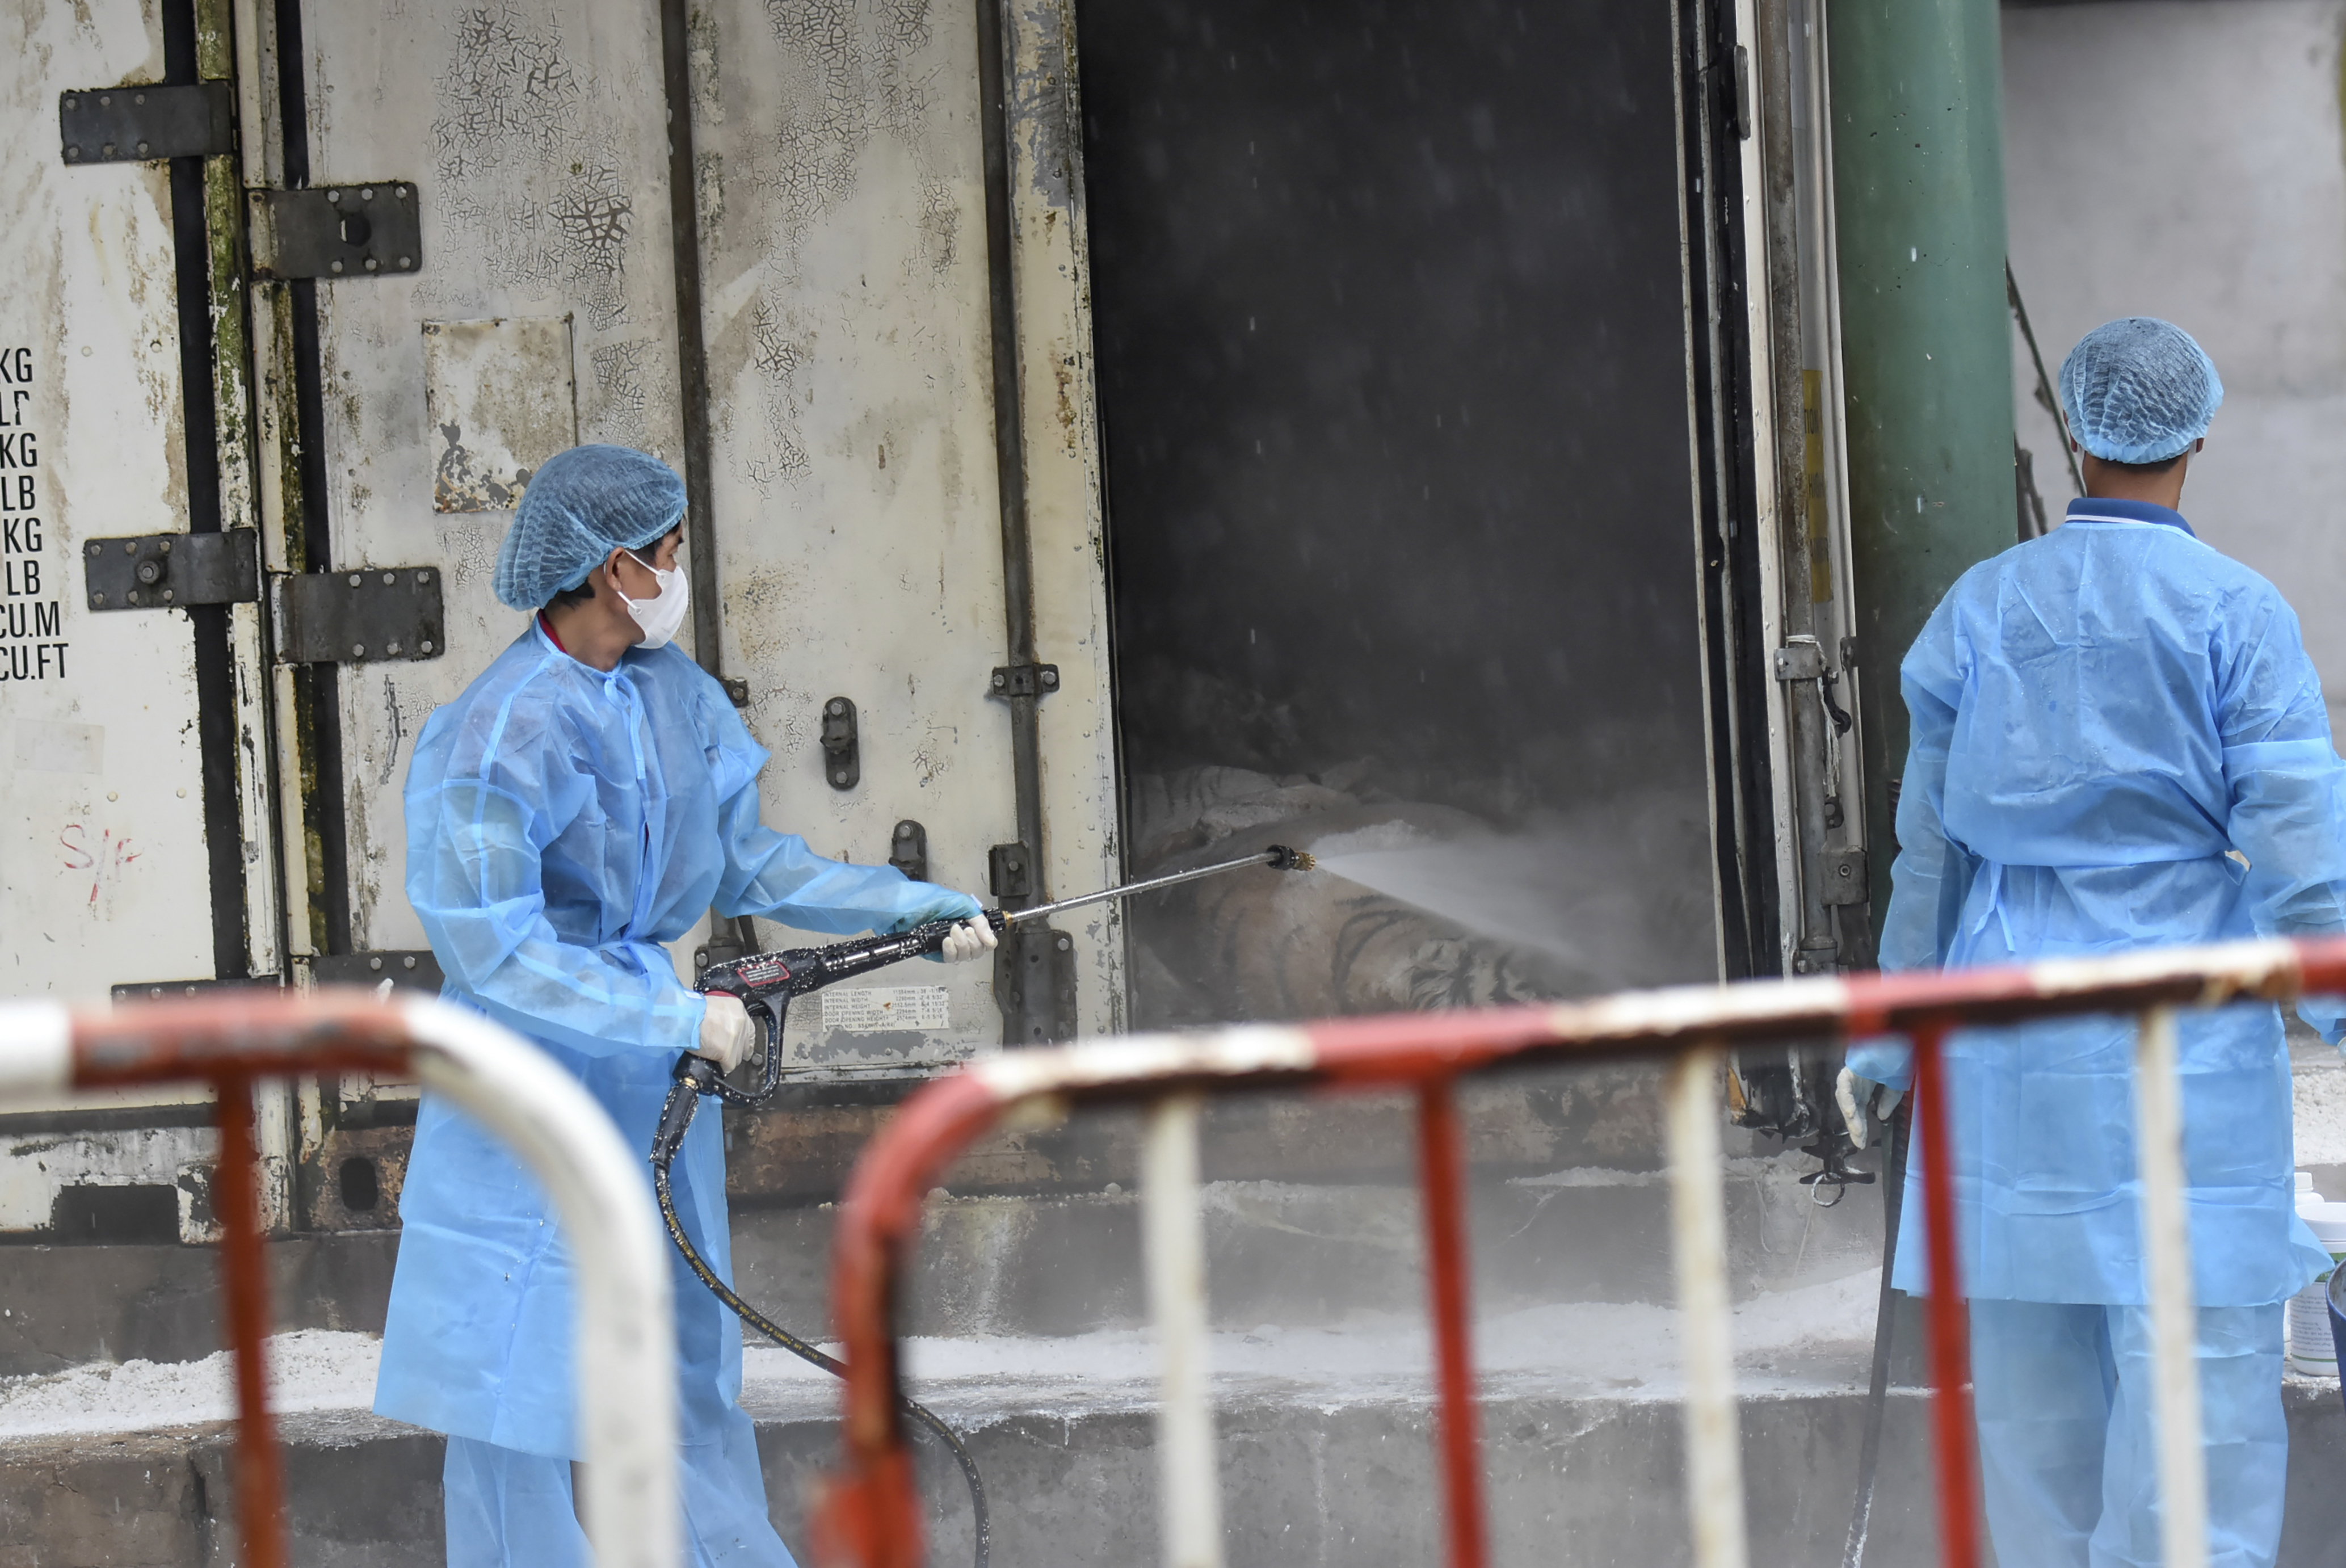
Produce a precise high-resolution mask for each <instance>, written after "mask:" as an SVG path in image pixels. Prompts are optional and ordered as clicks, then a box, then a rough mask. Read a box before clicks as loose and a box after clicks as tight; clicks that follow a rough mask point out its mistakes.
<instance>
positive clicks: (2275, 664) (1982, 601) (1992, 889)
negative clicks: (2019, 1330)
mask: <svg viewBox="0 0 2346 1568" xmlns="http://www.w3.org/2000/svg"><path fill="white" fill-rule="evenodd" d="M1902 675H1903V677H1904V678H1903V689H1904V693H1905V697H1906V707H1907V711H1908V714H1909V716H1910V718H1911V720H1912V724H1913V728H1912V740H1911V745H1910V749H1909V751H1908V753H1907V760H1906V770H1905V774H1904V781H1903V785H1902V789H1901V792H1900V798H1899V805H1898V844H1899V853H1898V859H1897V863H1896V866H1895V868H1894V871H1893V880H1894V891H1893V893H1892V898H1891V903H1890V914H1889V920H1888V922H1887V926H1886V929H1885V931H1884V933H1883V940H1882V967H1883V968H1884V969H1927V968H1933V967H1935V966H1938V965H1947V966H1950V967H1958V966H1968V965H1975V964H1998V963H2013V962H2028V961H2031V960H2035V959H2045V958H2064V957H2076V956H2084V955H2087V954H2094V953H2109V952H2124V951H2127V950H2128V949H2134V948H2144V947H2155V946H2159V945H2163V944H2167V943H2177V942H2222V941H2229V940H2232V939H2236V938H2241V937H2248V936H2251V935H2255V934H2259V933H2263V934H2275V933H2278V934H2281V935H2290V936H2300V935H2302V936H2311V935H2335V934H2338V933H2340V932H2346V765H2341V763H2340V761H2339V759H2338V754H2337V752H2336V751H2335V750H2334V749H2333V748H2332V747H2331V738H2330V720H2329V713H2328V710H2327V708H2325V707H2324V706H2323V703H2322V697H2321V681H2320V679H2319V678H2318V677H2316V676H2315V674H2314V671H2313V666H2312V663H2311V661H2310V660H2309V659H2308V658H2307V657H2306V655H2305V649H2304V647H2303V645H2302V643H2301V642H2300V637H2299V633H2298V623H2297V616H2295V614H2294V613H2292V612H2291V611H2290V607H2289V606H2288V604H2287V603H2286V602H2284V601H2283V600H2282V598H2281V596H2280V592H2279V591H2278V590H2276V589H2275V588H2274V587H2273V585H2271V584H2270V583H2268V582H2267V581H2265V579H2264V578H2262V577H2260V576H2259V575H2257V574H2256V573H2254V572H2252V571H2250V570H2249V568H2248V567H2246V566H2243V565H2239V563H2238V562H2236V561H2232V560H2229V559H2228V558H2227V557H2225V556H2224V555H2220V554H2219V553H2218V552H2217V551H2216V550H2214V549H2213V548H2211V547H2210V546H2208V545H2206V544H2203V543H2202V542H2201V541H2200V540H2198V538H2197V537H2195V536H2194V535H2192V533H2191V531H2190V530H2189V528H2188V527H2187V526H2186V525H2185V524H2184V522H2183V519H2182V518H2181V517H2180V516H2178V514H2175V513H2173V512H2170V511H2168V510H2166V509H2165V508H2162V507H2157V506H2148V505H2142V504H2128V503H2124V502H2113V501H2104V500H2095V501H2092V502H2084V501H2080V502H2076V503H2074V504H2072V506H2071V508H2070V516H2069V518H2068V520H2067V521H2066V522H2065V523H2063V524H2062V525H2061V526H2060V527H2059V528H2057V529H2055V530H2054V531H2053V532H2052V533H2051V534H2049V535H2045V537H2043V538H2040V539H2034V540H2031V541H2029V542H2028V543H2026V544H2025V545H2018V546H2016V547H2015V548H2013V549H2010V550H2006V551H2004V553H2003V554H2002V555H1998V556H1996V557H1994V559H1992V560H1989V561H1984V562H1982V563H1981V564H1980V565H1976V566H1974V567H1973V568H1972V569H1971V570H1970V571H1968V572H1966V573H1965V574H1964V575H1963V577H1962V579H1961V580H1960V581H1958V582H1957V583H1956V584H1955V585H1954V587H1953V589H1951V590H1950V591H1949V592H1948V594H1947V596H1946V598H1945V599H1944V600H1943V601H1942V602H1941V603H1940V605H1939V607H1938V609H1937V610H1936V611H1935V612H1933V615H1932V616H1931V619H1930V622H1929V624H1928V625H1926V626H1924V627H1923V634H1922V636H1920V637H1918V638H1916V639H1915V642H1914V646H1913V649H1912V650H1911V651H1909V652H1908V654H1907V656H1906V660H1905V664H1904V667H1903V669H1902ZM2304 1011H2305V1013H2306V1016H2307V1019H2308V1022H2310V1023H2314V1024H2315V1025H2316V1026H2317V1027H2319V1028H2321V1030H2322V1031H2323V1033H2324V1035H2325V1037H2326V1038H2328V1039H2330V1040H2331V1041H2333V1042H2334V1041H2335V1040H2336V1039H2337V1038H2338V1028H2337V1023H2338V1013H2337V1012H2336V1011H2335V1009H2334V1005H2332V1006H2331V1007H2321V1006H2314V1005H2311V1004H2309V1006H2308V1007H2307V1008H2306V1009H2304ZM2133 1042H2134V1029H2133V1024H2132V1022H2131V1021H2130V1020H2117V1019H2101V1018H2086V1019H2076V1020H2067V1021H2062V1022H2055V1023H2040V1024H2032V1025H2028V1026H2025V1027H2019V1028H2013V1029H2005V1030H1979V1031H1971V1032H1964V1033H1956V1034H1955V1035H1953V1036H1952V1037H1951V1038H1950V1040H1949V1042H1948V1046H1947V1053H1946V1064H1947V1083H1948V1096H1947V1105H1948V1113H1949V1125H1950V1127H1951V1129H1952V1131H1953V1139H1952V1142H1953V1145H1954V1156H1955V1170H1956V1196H1957V1201H1958V1217H1959V1221H1960V1224H1959V1233H1960V1234H1959V1237H1958V1240H1959V1248H1958V1256H1959V1258H1960V1263H1961V1268H1962V1271H1963V1278H1962V1287H1963V1288H1964V1292H1965V1293H1966V1294H1968V1295H1971V1296H1975V1297H1983V1298H2003V1299H2008V1300H2021V1301H2045V1302H2076V1303H2104V1304H2109V1305H2139V1304H2141V1303H2142V1302H2143V1301H2144V1288H2145V1286H2144V1278H2143V1267H2142V1242H2141V1217H2140V1213H2139V1210H2138V1207H2137V1186H2136V1174H2135V1137H2134V1104H2133V1072H2132V1062H2133ZM2180 1049H2181V1065H2182V1072H2183V1105H2184V1140H2185V1158H2186V1162H2187V1166H2188V1179H2189V1183H2190V1217H2191V1241H2192V1257H2193V1260H2194V1263H2195V1266H2196V1274H2197V1280H2198V1300H2199V1304H2200V1305H2201V1306H2202V1307H2233V1306H2241V1307H2246V1306H2257V1305H2263V1304H2268V1303H2271V1302H2276V1301H2280V1300H2281V1299H2283V1298H2286V1297H2288V1296H2289V1295H2290V1294H2291V1293H2292V1292H2294V1291H2295V1290H2297V1289H2298V1288H2299V1287H2300V1286H2302V1285H2303V1284H2305V1283H2306V1282H2307V1281H2308V1280H2310V1279H2311V1278H2314V1277H2315V1275H2316V1274H2318V1273H2319V1272H2320V1271H2321V1270H2322V1269H2324V1268H2327V1267H2328V1266H2329V1260H2328V1258H2327V1257H2326V1256H2324V1255H2323V1254H2322V1253H2321V1251H2320V1249H2319V1248H2318V1247H2316V1246H2315V1244H2314V1241H2313V1238H2312V1236H2311V1235H2310V1232H2308V1231H2307V1230H2306V1228H2305V1227H2304V1225H2303V1224H2302V1223H2301V1222H2300V1221H2299V1220H2298V1219H2297V1217H2296V1214H2295V1211H2294V1207H2293V1200H2292V1193H2291V1185H2292V1184H2291V1178H2290V1171H2291V1166H2292V1163H2293V1159H2292V1141H2291V1125H2290V1073H2289V1053H2288V1050H2287V1048H2286V1045H2285V1044H2284V1042H2283V1039H2282V1033H2281V1023H2280V1013H2278V1011H2277V1010H2276V1009H2275V1008H2274V1007H2273V1006H2272V1005H2271V1004H2270V1003H2253V1004H2248V1003H2243V1004H2239V1005H2235V1006H2230V1007H2226V1008H2223V1009H2221V1010H2219V1011H2216V1012H2212V1013H2191V1012H2186V1013H2183V1014H2182V1016H2181V1020H2180ZM1910 1057H1911V1053H1910V1052H1909V1051H1908V1049H1907V1047H1906V1046H1905V1044H1904V1043H1903V1042H1901V1041H1872V1042H1866V1043H1862V1044H1860V1046H1859V1047H1858V1048H1856V1049H1854V1050H1852V1051H1851V1054H1850V1059H1849V1061H1850V1066H1851V1068H1852V1069H1854V1070H1855V1071H1856V1072H1858V1073H1859V1074H1862V1075H1864V1076H1866V1077H1869V1078H1873V1079H1876V1080H1878V1081H1881V1082H1884V1083H1889V1084H1898V1085H1901V1086H1903V1085H1904V1084H1907V1082H1908V1081H1909V1076H1910V1072H1911V1063H1910ZM1921 1171H1922V1160H1921V1158H1920V1157H1919V1156H1917V1157H1915V1158H1914V1159H1913V1161H1912V1162H1911V1164H1910V1166H1909V1173H1908V1183H1907V1200H1906V1202H1907V1207H1906V1211H1905V1212H1906V1213H1907V1214H1908V1215H1909V1216H1911V1217H1914V1219H1915V1221H1916V1222H1915V1223H1913V1224H1909V1225H1907V1226H1905V1227H1902V1230H1901V1232H1900V1235H1899V1238H1898V1257H1897V1261H1896V1271H1895V1274H1894V1276H1893V1278H1894V1282H1895V1283H1896V1284H1897V1286H1898V1287H1899V1288H1901V1289H1904V1290H1909V1291H1920V1290H1922V1289H1923V1288H1924V1286H1925V1280H1924V1278H1923V1273H1924V1270H1923V1247H1924V1237H1923V1224H1922V1223H1921V1216H1922V1213H1923V1206H1922V1201H1921Z"/></svg>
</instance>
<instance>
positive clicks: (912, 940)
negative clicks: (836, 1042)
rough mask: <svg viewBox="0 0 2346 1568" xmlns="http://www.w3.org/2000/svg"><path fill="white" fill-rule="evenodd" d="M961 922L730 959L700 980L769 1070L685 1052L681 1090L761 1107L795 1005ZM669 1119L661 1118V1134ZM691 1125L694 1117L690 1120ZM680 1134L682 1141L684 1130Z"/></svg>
mask: <svg viewBox="0 0 2346 1568" xmlns="http://www.w3.org/2000/svg"><path fill="white" fill-rule="evenodd" d="M1318 863H1319V862H1318V861H1316V860H1313V859H1312V858H1311V855H1310V854H1308V853H1306V852H1305V851H1304V850H1291V849H1289V848H1288V847H1287V846H1286V845H1284V844H1273V845H1271V846H1270V848H1268V849H1266V850H1261V851H1260V853H1257V854H1252V855H1244V856H1241V857H1239V859H1237V860H1219V861H1217V862H1215V863H1214V864H1213V865H1210V866H1199V867H1198V868H1197V869H1196V870H1194V871H1171V872H1168V873H1167V874H1166V875H1164V876H1161V877H1149V878H1146V879H1144V880H1143V881H1137V882H1126V883H1123V884H1122V885H1121V886H1118V887H1113V888H1103V889H1101V890H1100V891H1098V892H1095V893H1086V894H1084V895H1083V896H1082V897H1080V898H1072V899H1061V900H1060V901H1058V902H1056V903H1048V904H1037V905H1035V907H1034V908H1033V909H1023V910H1000V909H994V910H987V911H984V914H983V915H982V916H979V917H977V918H980V919H983V920H984V921H985V922H986V924H988V925H990V926H992V927H993V928H994V933H995V934H996V935H1000V934H1002V933H1003V932H1007V931H1008V930H1009V929H1010V928H1011V927H1012V926H1014V925H1023V924H1025V923H1026V922H1027V921H1039V920H1048V919H1050V918H1051V917H1052V916H1053V915H1058V914H1065V913H1066V911H1069V910H1079V909H1082V908H1084V907H1085V906H1086V905H1087V904H1097V903H1106V902H1107V901H1109V900H1111V899H1125V898H1130V897H1132V896H1133V895H1134V894H1136V893H1148V892H1155V891H1158V889H1160V888H1169V887H1174V886H1177V885H1178V884H1179V883H1182V882H1194V881H1199V879H1201V878H1205V877H1218V876H1220V875H1222V874H1223V873H1224V872H1226V871H1240V870H1243V869H1244V868H1246V867H1248V866H1269V867H1270V868H1271V869H1273V870H1274V871H1311V870H1312V869H1314V868H1315V867H1316V866H1317V865H1318ZM962 923H964V922H963V921H957V920H933V921H925V922H923V923H922V924H920V925H916V926H914V927H913V928H912V929H911V930H910V931H904V932H896V933H895V934H893V935H892V936H864V937H857V938H855V939H854V940H853V941H851V942H832V943H831V944H830V945H828V946H825V947H797V948H790V949H789V950H787V951H785V952H755V953H750V955H748V956H747V957H744V958H737V959H732V960H729V961H728V962H724V963H714V964H711V965H709V968H708V970H707V971H706V972H703V973H702V975H701V977H700V989H701V990H702V991H704V992H716V993H723V994H725V995H727V996H733V997H739V999H740V1002H741V1005H742V1007H743V1008H744V1009H746V1010H747V1011H748V1013H749V1014H750V1017H751V1018H753V1019H755V1020H757V1022H758V1023H760V1025H761V1026H762V1028H763V1030H764V1033H765V1037H766V1050H765V1072H764V1076H763V1080H762V1081H761V1082H760V1084H759V1086H758V1087H757V1088H756V1089H754V1090H746V1091H745V1090H741V1089H736V1088H734V1087H733V1086H732V1085H731V1084H727V1083H726V1082H725V1081H724V1078H723V1076H722V1075H721V1074H719V1072H718V1071H717V1064H715V1063H713V1062H711V1061H709V1059H708V1058H707V1057H705V1056H695V1055H690V1054H687V1055H685V1056H683V1057H681V1058H679V1059H678V1062H677V1064H676V1075H677V1080H678V1084H684V1083H690V1084H691V1085H692V1086H693V1088H694V1089H695V1090H696V1091H697V1092H698V1093H699V1094H702V1095H716V1096H718V1097H719V1098H720V1099H723V1100H726V1101H729V1103H731V1104H733V1105H756V1104H757V1103H758V1102H760V1101H761V1100H764V1099H766V1098H767V1097H768V1096H770V1095H772V1094H773V1092H774V1089H775V1087H776V1085H777V1084H778V1083H779V1082H780V1074H781V1055H782V1054H781V1040H782V1023H783V1018H784V1014H785V1013H787V1012H788V1010H789V1008H790V999H791V998H792V997H794V996H804V995H805V994H807V993H809V992H811V991H820V990H821V989H822V988H823V987H824V986H826V985H835V984H837V983H839V982H841V981H842V980H852V979H854V978H855V977H856V976H858V975H862V974H869V973H871V972H872V971H873V970H875V969H885V968H887V967H888V966H889V965H890V964H892V963H902V962H904V961H905V960H906V959H908V958H927V957H930V956H932V955H933V954H934V953H936V952H938V951H940V950H941V949H942V948H943V946H944V943H945V938H946V937H947V936H949V935H950V934H952V932H953V929H954V927H955V926H957V925H960V924H962ZM677 1100H678V1095H676V1094H671V1095H669V1096H668V1105H669V1108H670V1109H671V1110H673V1109H674V1108H675V1107H676V1105H677ZM687 1120H688V1121H689V1117H687ZM667 1122H668V1117H667V1116H666V1115H663V1116H662V1117H661V1124H662V1129H663V1131H665V1130H666V1124H667ZM677 1135H678V1137H681V1136H682V1135H683V1133H682V1130H681V1129H680V1128H679V1129H678V1134H677Z"/></svg>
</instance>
